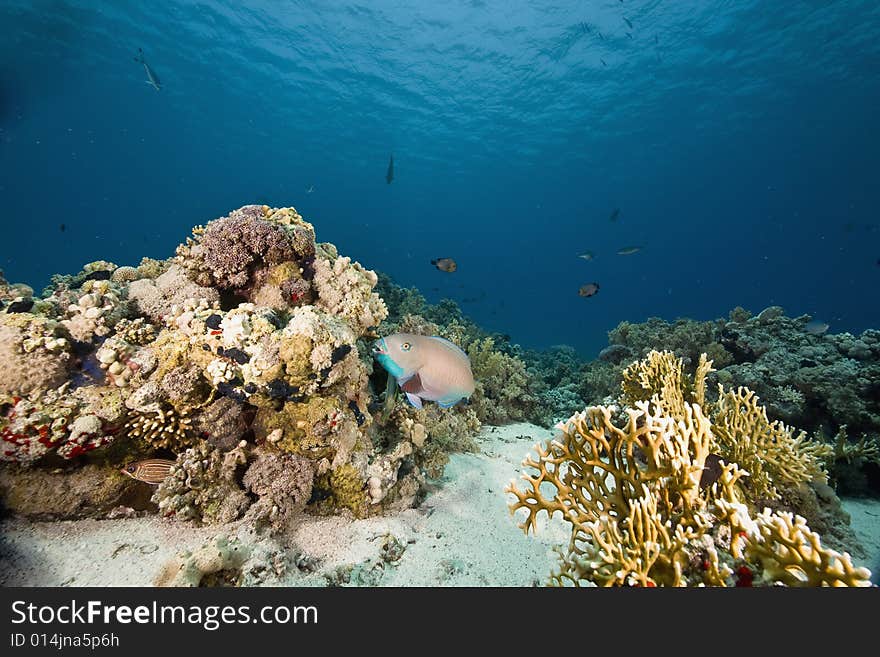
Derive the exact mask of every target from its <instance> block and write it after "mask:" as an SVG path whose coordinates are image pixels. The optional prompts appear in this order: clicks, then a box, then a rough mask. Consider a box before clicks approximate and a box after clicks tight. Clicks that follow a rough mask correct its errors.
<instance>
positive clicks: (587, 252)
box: [578, 251, 593, 261]
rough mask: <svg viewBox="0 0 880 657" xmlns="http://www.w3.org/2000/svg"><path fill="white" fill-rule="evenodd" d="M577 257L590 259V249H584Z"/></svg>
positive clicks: (591, 256) (591, 255)
mask: <svg viewBox="0 0 880 657" xmlns="http://www.w3.org/2000/svg"><path fill="white" fill-rule="evenodd" d="M578 258H583V259H584V260H588V261H589V260H592V259H593V252H592V251H585V252H584V253H581V254H580V255H579V256H578Z"/></svg>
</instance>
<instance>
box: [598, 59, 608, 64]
mask: <svg viewBox="0 0 880 657" xmlns="http://www.w3.org/2000/svg"><path fill="white" fill-rule="evenodd" d="M599 61H600V62H602V66H608V64H606V63H605V60H604V59H602V58H601V57H600V58H599Z"/></svg>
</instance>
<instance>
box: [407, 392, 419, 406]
mask: <svg viewBox="0 0 880 657" xmlns="http://www.w3.org/2000/svg"><path fill="white" fill-rule="evenodd" d="M406 399H407V401H408V402H409V403H410V404H412V405H413V407H414V408H421V407H422V398H421V397H419V396H418V395H414V394H412V393H411V392H408V393H406Z"/></svg>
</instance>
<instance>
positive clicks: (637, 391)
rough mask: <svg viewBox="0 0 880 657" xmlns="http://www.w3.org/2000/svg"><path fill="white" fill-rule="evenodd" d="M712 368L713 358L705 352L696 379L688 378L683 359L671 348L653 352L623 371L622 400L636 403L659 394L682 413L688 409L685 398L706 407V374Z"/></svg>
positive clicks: (663, 403) (675, 411)
mask: <svg viewBox="0 0 880 657" xmlns="http://www.w3.org/2000/svg"><path fill="white" fill-rule="evenodd" d="M711 371H712V361H711V360H709V359H708V358H707V357H706V354H701V355H700V361H699V362H698V363H697V367H696V371H695V372H694V380H693V381H687V380H686V379H685V376H684V364H683V362H682V360H681V359H680V358H676V357H675V354H674V353H672V352H671V351H652V352H650V353H649V354H648V355H647V356H646V357H645V358H643V359H642V360H639V361H636V362H634V363H633V364H632V365H630V366H629V367H627V368H626V369H625V370H624V371H623V374H622V378H623V381H622V382H621V388H622V394H621V401H622V402H623V403H624V405H626V406H633V405H635V403H636V402H637V401H641V400H643V399H651V398H653V397H657V400H658V403H659V404H660V405H661V406H662V407H663V408H664V409H666V410H667V411H668V412H669V413H671V414H672V415H674V416H678V415H680V414H681V413H683V412H684V409H683V404H684V402H685V401H689V402H691V403H694V404H699V405H700V406H702V407H705V403H706V375H707V374H709V372H711Z"/></svg>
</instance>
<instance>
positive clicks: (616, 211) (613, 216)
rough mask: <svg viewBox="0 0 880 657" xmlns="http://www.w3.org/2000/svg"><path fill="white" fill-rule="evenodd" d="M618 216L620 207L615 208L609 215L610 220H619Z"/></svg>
mask: <svg viewBox="0 0 880 657" xmlns="http://www.w3.org/2000/svg"><path fill="white" fill-rule="evenodd" d="M618 217H620V208H614V210H613V211H612V212H611V215H610V216H609V217H608V220H609V221H617V219H618Z"/></svg>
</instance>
